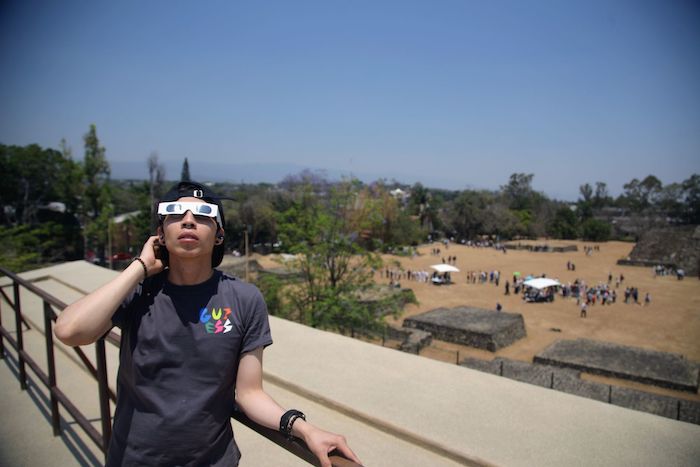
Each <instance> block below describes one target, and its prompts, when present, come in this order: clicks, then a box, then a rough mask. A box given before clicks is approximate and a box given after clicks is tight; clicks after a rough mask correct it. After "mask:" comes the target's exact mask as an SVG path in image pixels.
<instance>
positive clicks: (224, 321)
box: [199, 308, 233, 334]
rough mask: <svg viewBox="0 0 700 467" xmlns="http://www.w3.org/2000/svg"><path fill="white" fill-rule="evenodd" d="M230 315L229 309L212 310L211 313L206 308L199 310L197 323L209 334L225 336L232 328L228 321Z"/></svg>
mask: <svg viewBox="0 0 700 467" xmlns="http://www.w3.org/2000/svg"><path fill="white" fill-rule="evenodd" d="M230 315H231V308H212V310H211V312H209V309H207V308H202V309H201V310H199V322H200V323H202V324H203V325H204V329H206V330H207V332H208V333H209V334H219V333H224V334H226V333H227V332H229V331H230V330H231V329H232V328H233V326H232V325H231V320H230V319H228V317H229V316H230Z"/></svg>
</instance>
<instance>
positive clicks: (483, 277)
mask: <svg viewBox="0 0 700 467" xmlns="http://www.w3.org/2000/svg"><path fill="white" fill-rule="evenodd" d="M500 278H501V272H500V271H497V270H493V271H489V272H487V271H467V284H485V283H487V282H488V283H489V284H494V285H496V286H498V283H499V281H500Z"/></svg>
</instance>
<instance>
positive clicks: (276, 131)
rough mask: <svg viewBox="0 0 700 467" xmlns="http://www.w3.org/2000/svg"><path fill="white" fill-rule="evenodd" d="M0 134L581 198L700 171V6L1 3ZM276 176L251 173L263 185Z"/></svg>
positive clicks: (649, 1)
mask: <svg viewBox="0 0 700 467" xmlns="http://www.w3.org/2000/svg"><path fill="white" fill-rule="evenodd" d="M0 64H1V69H2V75H1V77H0V142H2V143H4V144H18V145H24V144H29V143H38V144H40V145H42V146H46V147H58V143H59V141H60V140H61V138H65V139H66V140H67V142H68V144H69V145H70V146H71V147H72V149H73V153H74V157H75V158H76V159H82V156H83V147H82V135H83V134H84V133H85V132H86V131H87V129H88V127H89V125H90V124H91V123H94V124H96V125H97V130H98V136H99V137H100V139H101V141H102V143H103V145H104V146H105V147H106V148H107V157H108V159H109V161H110V163H111V164H112V167H113V176H114V177H117V178H118V177H121V176H133V175H137V176H138V175H139V174H141V176H142V177H144V178H145V177H146V175H147V171H146V163H145V159H146V158H147V157H148V156H149V154H151V152H153V151H157V152H158V154H159V157H160V160H161V161H162V162H164V163H165V165H166V167H167V175H168V178H170V179H176V178H178V177H179V171H180V167H181V165H182V161H183V160H184V158H185V157H187V158H188V160H189V163H190V168H191V171H192V175H193V177H195V178H197V179H200V180H206V179H211V180H230V181H236V182H238V181H246V182H251V183H253V182H258V181H276V180H279V179H280V178H281V176H280V174H281V173H284V172H285V171H294V170H297V171H298V170H300V169H301V168H304V167H306V168H310V169H312V170H325V171H326V172H327V173H328V174H329V175H330V176H339V175H340V174H346V175H347V174H354V175H356V176H360V178H363V179H365V180H372V179H376V178H379V177H384V178H387V179H392V178H395V179H397V180H399V181H401V182H404V183H414V182H421V183H423V184H424V185H427V186H432V187H440V188H449V189H465V188H486V189H497V188H498V187H499V186H500V185H503V184H505V183H506V182H507V181H508V178H509V176H510V174H511V173H514V172H525V173H534V174H535V176H534V180H533V187H534V188H535V189H536V190H538V191H543V192H545V193H546V194H548V195H549V196H552V197H556V198H558V199H571V200H573V199H576V198H577V196H578V187H579V186H580V185H581V184H583V183H586V182H588V183H591V184H593V183H594V182H596V181H603V182H606V183H607V184H608V188H609V190H610V192H611V193H612V194H615V195H616V194H619V193H620V192H621V190H622V185H623V184H624V183H626V182H628V181H630V180H631V179H632V178H635V177H636V178H640V179H641V178H643V177H645V176H646V175H649V174H653V175H656V176H657V177H658V178H659V179H660V180H661V181H662V182H663V183H665V184H666V183H671V182H680V181H683V180H685V179H686V178H688V177H689V176H690V175H691V174H692V173H700V2H697V1H690V0H634V1H633V0H629V1H626V0H592V1H573V0H571V1H568V0H552V1H544V0H541V1H525V0H501V1H498V0H494V1H480V2H476V1H468V0H460V1H456V0H455V1H450V0H430V1H429V0H424V1H410V0H402V1H385V0H374V1H364V0H352V1H350V0H346V1H333V0H325V1H321V0H319V1H304V0H298V1H282V0H279V1H255V2H253V1H247V2H239V1H225V2H224V1H221V2H214V1H199V2H196V1H174V0H168V1H148V0H139V1H129V0H127V1H120V2H88V1H75V0H66V1H60V2H47V1H35V0H24V1H8V0H4V1H0ZM266 177H268V178H272V179H273V180H262V179H264V178H266Z"/></svg>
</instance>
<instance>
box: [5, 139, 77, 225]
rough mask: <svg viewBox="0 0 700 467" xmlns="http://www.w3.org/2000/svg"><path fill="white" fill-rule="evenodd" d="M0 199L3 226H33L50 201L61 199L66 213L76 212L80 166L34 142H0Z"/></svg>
mask: <svg viewBox="0 0 700 467" xmlns="http://www.w3.org/2000/svg"><path fill="white" fill-rule="evenodd" d="M0 173H2V174H3V176H4V180H3V183H2V184H0V199H2V204H3V207H4V209H3V210H2V211H0V219H1V220H2V224H5V225H22V224H24V225H33V224H36V223H38V222H39V218H38V212H39V209H41V208H46V207H47V206H48V205H49V203H51V202H63V203H64V204H65V206H66V210H67V212H68V213H75V209H76V207H77V205H78V200H79V196H80V192H81V183H80V174H81V170H80V166H79V165H78V164H76V163H75V162H74V161H73V160H72V159H70V158H69V157H66V156H64V155H63V154H61V153H60V152H59V151H56V150H54V149H43V148H41V147H40V146H38V145H36V144H31V145H29V146H24V147H21V146H5V145H2V144H0Z"/></svg>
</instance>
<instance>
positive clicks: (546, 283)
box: [523, 277, 561, 289]
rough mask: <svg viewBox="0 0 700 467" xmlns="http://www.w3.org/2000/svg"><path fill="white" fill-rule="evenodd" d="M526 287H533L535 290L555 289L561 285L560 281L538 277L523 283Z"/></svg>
mask: <svg viewBox="0 0 700 467" xmlns="http://www.w3.org/2000/svg"><path fill="white" fill-rule="evenodd" d="M523 284H524V285H526V286H528V287H533V288H535V289H546V288H547V287H555V286H557V285H561V284H560V283H559V281H555V280H554V279H550V278H548V277H536V278H534V279H530V280H527V281H525V282H523Z"/></svg>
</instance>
